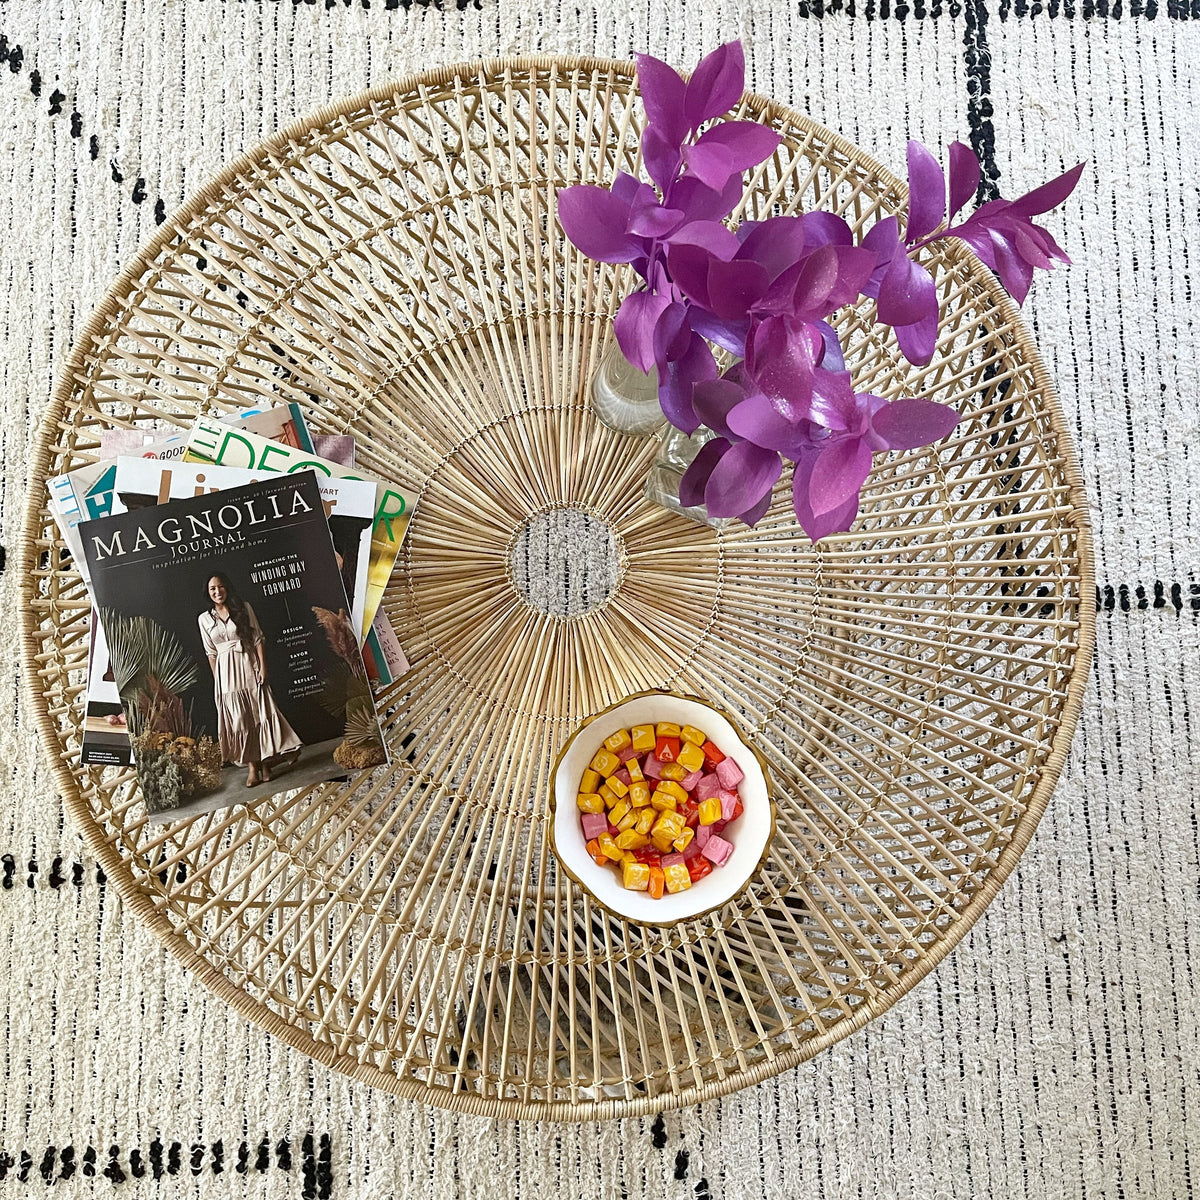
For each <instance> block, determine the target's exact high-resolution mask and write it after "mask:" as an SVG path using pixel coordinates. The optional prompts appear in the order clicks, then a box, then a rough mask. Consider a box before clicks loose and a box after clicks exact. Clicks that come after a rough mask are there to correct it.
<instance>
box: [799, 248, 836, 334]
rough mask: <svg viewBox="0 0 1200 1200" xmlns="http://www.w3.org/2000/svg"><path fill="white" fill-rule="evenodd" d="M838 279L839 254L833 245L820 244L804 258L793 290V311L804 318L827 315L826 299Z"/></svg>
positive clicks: (809, 318) (810, 318)
mask: <svg viewBox="0 0 1200 1200" xmlns="http://www.w3.org/2000/svg"><path fill="white" fill-rule="evenodd" d="M837 279H838V256H837V250H836V249H835V248H834V247H833V246H829V245H825V246H819V247H817V249H816V250H814V251H813V252H812V253H811V254H810V255H808V257H807V258H805V260H804V264H803V266H802V267H801V268H800V273H799V275H798V276H797V278H796V287H795V290H794V291H793V292H792V311H793V312H795V314H796V315H797V316H798V317H800V318H801V319H802V320H806V321H807V320H812V319H815V318H817V317H823V316H826V315H827V313H828V311H829V310H828V308H827V306H826V301H827V300H828V299H829V293H830V292H832V291H833V288H834V286H835V284H836V283H837Z"/></svg>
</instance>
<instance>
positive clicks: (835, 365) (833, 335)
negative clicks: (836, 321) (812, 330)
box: [813, 321, 846, 372]
mask: <svg viewBox="0 0 1200 1200" xmlns="http://www.w3.org/2000/svg"><path fill="white" fill-rule="evenodd" d="M813 324H814V325H815V326H816V327H817V328H818V329H819V330H820V331H821V339H822V341H824V343H825V353H824V355H823V356H822V358H821V366H822V367H824V368H825V369H826V370H827V371H839V372H840V371H844V370H845V369H846V360H845V358H844V357H843V356H842V343H841V341H840V340H839V339H838V335H837V331H836V330H835V329H834V328H833V326H832V325H830V324H828V323H827V322H825V321H814V322H813Z"/></svg>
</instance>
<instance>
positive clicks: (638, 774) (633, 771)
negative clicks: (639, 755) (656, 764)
mask: <svg viewBox="0 0 1200 1200" xmlns="http://www.w3.org/2000/svg"><path fill="white" fill-rule="evenodd" d="M625 770H627V771H628V772H629V778H630V780H631V782H633V783H643V782H644V781H645V779H646V776H645V775H643V774H642V764H641V763H640V762H638V760H637V759H636V758H631V759H630V760H629V761H628V762H627V763H626V764H625Z"/></svg>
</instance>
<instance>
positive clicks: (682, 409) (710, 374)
mask: <svg viewBox="0 0 1200 1200" xmlns="http://www.w3.org/2000/svg"><path fill="white" fill-rule="evenodd" d="M716 377H717V364H716V363H715V362H714V361H713V356H712V351H711V350H710V349H709V347H708V343H707V342H706V341H705V340H704V339H703V338H702V337H701V336H700V335H699V334H697V333H693V334H692V338H691V341H690V342H689V343H688V347H687V349H686V350H685V351H684V353H683V354H681V355H680V356H679V357H678V358H676V359H673V360H671V361H670V362H668V363H667V364H666V369H665V370H660V371H659V373H658V402H659V404H660V405H661V406H662V410H663V415H664V416H665V417H666V418H667V420H668V421H670V422H671V424H672V425H674V426H675V428H676V429H682V430H683V432H684V433H686V434H689V435H690V434H693V433H695V432H696V430H697V429H699V428H700V418H699V417H697V416H696V410H695V409H694V408H693V407H692V388H693V387H694V386H695V385H696V384H697V383H700V382H701V381H702V380H705V379H716Z"/></svg>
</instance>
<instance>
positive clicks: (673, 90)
mask: <svg viewBox="0 0 1200 1200" xmlns="http://www.w3.org/2000/svg"><path fill="white" fill-rule="evenodd" d="M637 73H638V88H639V90H640V91H641V93H642V103H643V104H644V105H645V106H646V116H647V117H649V118H650V123H651V124H653V125H657V126H658V127H659V129H660V130H661V131H662V133H663V135H664V137H665V138H666V140H667V141H668V142H674V143H675V145H676V146H678V145H679V144H680V143H681V142H682V141H683V139H684V138H685V137H687V133H688V129H687V117H686V116H685V115H684V111H683V105H684V97H685V96H686V94H687V84H686V83H684V81H683V79H682V77H681V76H680V75H679V72H678V71H676V70H675V68H674V67H670V66H668V65H667V64H666V63H665V62H663V61H662V59H659V58H654V57H653V56H652V55H650V54H639V55H638V56H637Z"/></svg>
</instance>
